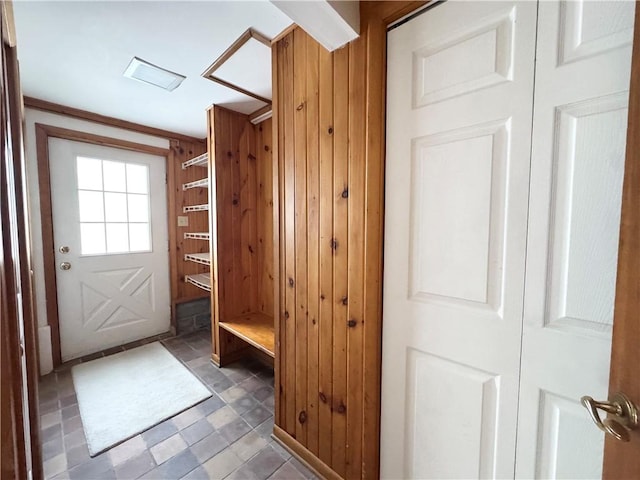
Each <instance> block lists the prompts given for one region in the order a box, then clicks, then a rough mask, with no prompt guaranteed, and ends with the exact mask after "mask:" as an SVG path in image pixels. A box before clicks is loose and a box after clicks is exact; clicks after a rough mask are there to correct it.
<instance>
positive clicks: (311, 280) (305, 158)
mask: <svg viewBox="0 0 640 480" xmlns="http://www.w3.org/2000/svg"><path fill="white" fill-rule="evenodd" d="M381 25H382V22H381V21H379V22H378V27H379V29H380V28H381ZM378 33H379V34H384V30H380V31H379V32H378ZM378 38H379V37H378ZM369 43H370V42H369ZM369 43H368V37H367V33H366V30H365V31H363V33H362V36H361V38H360V39H359V40H357V41H354V42H352V43H351V44H349V45H348V46H347V47H345V48H342V49H340V50H337V51H335V52H333V53H329V52H327V51H326V50H325V49H324V48H322V47H320V46H319V45H318V43H316V42H315V41H314V40H313V39H312V38H311V37H310V36H308V35H307V34H306V33H305V32H304V31H303V30H301V29H299V28H297V29H295V30H294V31H292V32H290V33H289V34H288V35H286V36H284V37H283V38H282V39H281V40H279V41H278V42H276V43H275V44H274V46H273V55H274V83H273V85H274V88H275V89H276V90H277V91H275V92H274V98H275V99H277V102H276V101H274V109H275V110H274V118H275V122H276V132H275V135H274V142H275V143H274V146H275V148H276V152H277V153H276V155H277V159H278V169H279V171H278V177H279V205H280V231H279V232H280V239H279V245H280V250H279V254H280V262H279V263H280V265H279V268H280V272H279V278H280V289H281V293H280V299H279V300H280V307H279V322H280V323H279V325H278V332H279V333H278V335H279V341H280V346H279V348H278V351H277V353H276V365H277V370H278V372H277V375H276V379H277V382H279V385H277V387H276V395H279V398H278V399H277V400H278V401H277V403H276V405H277V412H276V425H277V427H279V429H280V430H279V429H278V428H276V435H278V434H279V433H280V436H282V432H285V435H288V437H289V438H285V439H282V440H283V441H284V442H285V443H287V442H289V443H290V442H291V441H292V439H295V442H297V443H299V444H300V445H302V446H303V447H304V448H305V449H306V450H307V451H308V452H309V453H310V454H312V455H313V456H314V457H317V458H318V459H319V460H320V461H321V463H322V464H323V466H324V467H328V468H330V469H331V471H332V472H331V473H332V474H333V475H335V474H337V475H338V476H340V477H344V478H365V477H366V478H369V477H374V476H376V475H377V472H378V430H379V427H378V421H379V378H380V377H379V375H380V370H379V368H380V365H379V364H380V276H381V255H382V251H381V236H382V228H381V225H382V222H381V202H382V184H381V182H382V154H381V153H382V152H381V150H379V151H377V154H373V155H368V154H367V151H368V150H367V149H368V147H369V140H368V137H367V132H368V131H370V130H372V129H373V130H375V128H376V127H375V126H374V127H371V126H370V125H367V122H366V119H367V114H368V110H367V104H366V100H367V88H372V87H373V88H375V87H376V86H377V87H380V88H381V86H382V83H381V81H378V82H374V83H373V85H370V84H369V83H368V82H367V66H368V65H367V53H368V52H367V46H368V45H369ZM378 53H382V50H381V51H380V52H378ZM378 69H380V65H378ZM378 94H379V95H380V94H381V92H378ZM379 108H380V113H379V115H381V112H382V110H381V108H382V106H381V105H380V106H379ZM380 119H381V117H380V116H378V120H380ZM373 123H374V124H377V122H376V121H375V119H374V121H373ZM376 134H377V135H378V138H377V139H374V141H375V142H378V147H379V148H380V145H382V139H381V138H380V136H381V134H382V132H381V129H380V128H377V131H376ZM371 379H374V381H373V382H372V381H371ZM365 382H367V383H365ZM315 466H316V467H317V466H318V465H315ZM320 470H321V469H320ZM324 473H326V471H324Z"/></svg>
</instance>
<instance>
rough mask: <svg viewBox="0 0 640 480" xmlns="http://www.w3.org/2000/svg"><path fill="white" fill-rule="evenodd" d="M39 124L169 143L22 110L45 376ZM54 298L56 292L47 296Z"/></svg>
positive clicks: (47, 332)
mask: <svg viewBox="0 0 640 480" xmlns="http://www.w3.org/2000/svg"><path fill="white" fill-rule="evenodd" d="M36 123H41V124H44V125H51V126H55V127H63V128H69V129H71V130H77V131H82V132H86V133H93V134H96V135H103V136H106V137H113V138H118V139H121V140H129V141H132V142H137V143H143V144H146V145H152V146H154V147H160V148H169V140H168V139H164V138H158V137H152V136H150V135H144V134H141V133H135V132H131V131H129V130H123V129H120V128H114V127H108V126H105V125H100V124H98V123H92V122H87V121H84V120H78V119H76V118H70V117H66V116H64V115H57V114H53V113H48V112H41V111H38V110H32V109H29V108H27V109H26V110H25V150H26V160H27V182H28V189H29V210H30V215H31V248H32V255H33V256H32V262H33V265H32V268H33V272H34V278H35V297H36V298H35V302H36V315H37V318H38V344H39V349H40V372H41V374H42V375H45V374H47V373H49V372H51V371H52V370H53V357H52V347H51V328H50V327H49V322H48V320H47V305H46V294H45V285H44V259H43V255H42V223H41V218H40V192H39V188H38V164H37V157H36V132H35V124H36ZM49 294H51V295H55V294H56V292H49Z"/></svg>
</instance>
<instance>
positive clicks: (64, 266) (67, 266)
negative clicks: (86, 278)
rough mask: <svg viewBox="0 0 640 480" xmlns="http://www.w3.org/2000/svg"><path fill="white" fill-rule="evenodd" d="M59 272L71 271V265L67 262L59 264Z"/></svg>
mask: <svg viewBox="0 0 640 480" xmlns="http://www.w3.org/2000/svg"><path fill="white" fill-rule="evenodd" d="M60 270H71V264H70V263H69V262H62V263H61V264H60Z"/></svg>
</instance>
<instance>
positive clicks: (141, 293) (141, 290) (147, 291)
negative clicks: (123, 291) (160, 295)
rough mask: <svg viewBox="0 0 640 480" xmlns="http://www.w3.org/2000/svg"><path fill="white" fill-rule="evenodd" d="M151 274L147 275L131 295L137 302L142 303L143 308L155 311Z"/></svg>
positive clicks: (153, 285)
mask: <svg viewBox="0 0 640 480" xmlns="http://www.w3.org/2000/svg"><path fill="white" fill-rule="evenodd" d="M153 278H154V277H153V274H151V275H149V276H148V277H147V279H146V280H144V281H143V282H142V283H141V284H140V286H139V287H138V288H136V290H135V291H134V292H133V293H132V294H131V296H132V297H133V298H135V299H136V300H137V301H139V302H142V303H143V304H144V305H145V306H147V307H149V308H151V309H152V310H154V311H155V309H156V295H155V292H156V291H155V283H154V280H153Z"/></svg>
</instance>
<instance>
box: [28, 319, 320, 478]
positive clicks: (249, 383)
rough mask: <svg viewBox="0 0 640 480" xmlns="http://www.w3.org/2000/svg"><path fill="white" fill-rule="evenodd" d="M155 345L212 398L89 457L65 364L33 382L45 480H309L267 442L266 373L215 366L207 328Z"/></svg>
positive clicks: (269, 375) (252, 365)
mask: <svg viewBox="0 0 640 480" xmlns="http://www.w3.org/2000/svg"><path fill="white" fill-rule="evenodd" d="M162 343H163V344H164V345H165V347H167V349H169V351H171V352H172V353H173V354H174V355H175V356H176V357H177V358H178V359H179V360H181V361H182V362H183V363H184V364H185V365H186V366H187V367H188V368H189V369H190V370H191V371H192V372H193V373H194V374H195V375H197V376H198V377H199V378H200V379H201V380H202V382H203V383H204V384H205V385H207V386H208V387H209V389H210V390H211V391H212V392H213V396H212V397H211V398H209V399H208V400H205V401H204V402H202V403H200V404H198V405H196V406H194V407H192V408H190V409H189V410H186V411H185V412H183V413H181V414H179V415H176V416H175V417H173V418H170V419H168V420H165V421H164V422H162V423H160V424H158V425H156V426H155V427H153V428H151V429H150V430H147V431H146V432H143V433H141V434H139V435H137V436H135V437H133V438H132V439H130V440H127V441H126V442H124V443H122V444H120V445H118V446H116V447H114V448H112V449H110V450H108V451H106V452H104V453H102V454H100V455H97V456H96V457H94V458H90V457H89V451H88V449H87V443H86V439H85V436H84V431H83V429H82V421H81V419H80V412H79V410H78V404H77V399H76V395H75V391H74V388H73V381H72V378H71V368H70V367H71V365H66V364H65V365H63V366H62V367H61V368H59V369H58V370H57V371H55V372H53V373H51V374H49V375H46V376H44V377H42V379H41V381H40V422H41V441H42V455H43V462H44V473H45V478H47V479H49V478H54V479H79V480H102V479H134V478H145V479H153V480H160V479H172V480H178V479H182V478H184V479H189V480H196V479H222V478H227V479H247V480H256V479H267V478H269V479H274V480H275V479H292V480H294V479H305V478H315V477H314V476H313V474H312V473H311V472H310V471H309V470H307V469H306V468H305V467H304V466H303V465H302V464H301V463H300V462H298V461H297V460H296V459H295V458H292V457H291V455H289V453H288V452H287V451H285V450H284V449H283V448H282V447H281V446H280V445H279V444H277V443H276V442H275V441H274V440H273V439H272V438H271V432H272V429H273V404H274V394H273V370H271V369H268V368H267V367H265V366H263V365H261V364H259V363H258V362H254V361H250V360H248V361H243V362H238V363H235V364H233V365H230V366H228V367H225V368H217V367H215V366H214V365H213V364H212V363H211V362H210V358H211V357H210V355H211V332H209V331H207V330H205V331H199V332H195V333H192V334H189V335H186V336H183V337H176V338H168V339H165V340H162ZM120 350H122V349H112V351H111V352H110V353H116V351H120ZM98 356H99V355H98ZM93 358H95V356H93ZM75 363H78V362H74V364H75Z"/></svg>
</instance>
